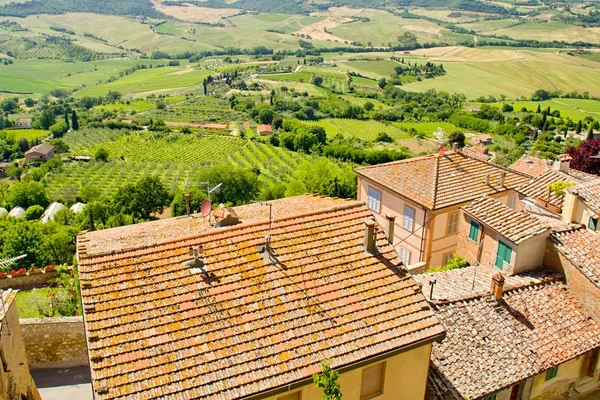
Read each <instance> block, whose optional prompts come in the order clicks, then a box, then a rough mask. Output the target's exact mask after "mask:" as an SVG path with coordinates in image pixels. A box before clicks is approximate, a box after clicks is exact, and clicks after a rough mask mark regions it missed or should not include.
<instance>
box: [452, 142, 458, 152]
mask: <svg viewBox="0 0 600 400" xmlns="http://www.w3.org/2000/svg"><path fill="white" fill-rule="evenodd" d="M452 150H454V151H458V142H454V143H452Z"/></svg>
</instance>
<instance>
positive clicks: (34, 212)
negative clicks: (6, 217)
mask: <svg viewBox="0 0 600 400" xmlns="http://www.w3.org/2000/svg"><path fill="white" fill-rule="evenodd" d="M43 214H44V207H42V206H38V205H35V206H31V207H29V208H28V209H27V211H26V212H25V219H26V220H27V221H37V220H39V219H40V218H42V215H43Z"/></svg>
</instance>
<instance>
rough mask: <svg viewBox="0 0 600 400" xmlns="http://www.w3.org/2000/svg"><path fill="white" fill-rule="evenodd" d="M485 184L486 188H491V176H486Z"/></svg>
mask: <svg viewBox="0 0 600 400" xmlns="http://www.w3.org/2000/svg"><path fill="white" fill-rule="evenodd" d="M485 184H486V186H490V176H489V175H486V176H485Z"/></svg>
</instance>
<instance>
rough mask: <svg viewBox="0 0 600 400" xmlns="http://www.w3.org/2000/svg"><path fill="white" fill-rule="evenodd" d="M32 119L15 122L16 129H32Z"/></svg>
mask: <svg viewBox="0 0 600 400" xmlns="http://www.w3.org/2000/svg"><path fill="white" fill-rule="evenodd" d="M32 122H33V121H32V120H31V118H22V119H18V120H16V121H15V128H21V129H29V128H31V123H32Z"/></svg>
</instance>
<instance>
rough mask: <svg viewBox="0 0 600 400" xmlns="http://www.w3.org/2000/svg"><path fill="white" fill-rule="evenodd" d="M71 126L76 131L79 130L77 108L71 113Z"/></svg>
mask: <svg viewBox="0 0 600 400" xmlns="http://www.w3.org/2000/svg"><path fill="white" fill-rule="evenodd" d="M71 128H72V129H73V130H74V131H78V130H79V120H78V119H77V113H76V112H75V110H73V113H71Z"/></svg>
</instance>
